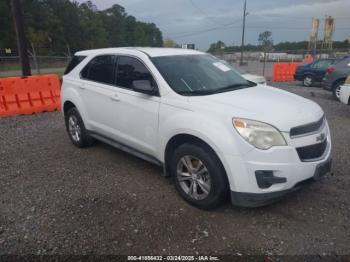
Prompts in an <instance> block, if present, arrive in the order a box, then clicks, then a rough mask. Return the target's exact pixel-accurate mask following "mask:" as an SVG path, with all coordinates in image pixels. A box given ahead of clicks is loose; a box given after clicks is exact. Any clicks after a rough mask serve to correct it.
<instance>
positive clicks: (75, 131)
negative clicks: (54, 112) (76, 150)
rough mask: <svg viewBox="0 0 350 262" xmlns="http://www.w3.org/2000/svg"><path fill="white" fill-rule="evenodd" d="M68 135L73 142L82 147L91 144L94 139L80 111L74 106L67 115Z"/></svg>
mask: <svg viewBox="0 0 350 262" xmlns="http://www.w3.org/2000/svg"><path fill="white" fill-rule="evenodd" d="M65 123H66V129H67V133H68V136H69V138H70V140H71V141H72V143H73V144H74V145H75V146H77V147H80V148H83V147H87V146H91V145H92V144H93V142H94V139H93V138H92V137H91V136H90V135H89V134H88V132H87V130H86V128H85V125H84V122H83V119H82V118H81V116H80V114H79V111H78V110H77V109H76V108H75V107H73V108H71V109H69V110H68V112H67V114H66V115H65Z"/></svg>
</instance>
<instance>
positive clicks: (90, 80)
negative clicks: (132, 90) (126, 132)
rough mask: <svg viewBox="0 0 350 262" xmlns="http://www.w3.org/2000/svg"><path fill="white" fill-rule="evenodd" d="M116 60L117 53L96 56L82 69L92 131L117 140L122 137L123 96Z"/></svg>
mask: <svg viewBox="0 0 350 262" xmlns="http://www.w3.org/2000/svg"><path fill="white" fill-rule="evenodd" d="M116 61H117V57H116V56H115V55H100V56H97V57H95V58H93V59H92V60H91V61H90V62H89V63H88V64H87V65H86V66H85V67H84V69H83V70H82V71H81V78H82V81H81V85H80V87H79V88H80V89H81V90H80V93H81V97H82V99H83V101H84V103H85V107H86V109H87V121H88V126H89V127H90V128H91V129H92V130H90V131H94V132H97V133H98V134H100V135H104V136H107V137H109V138H113V139H118V138H119V132H118V130H119V129H118V122H117V117H116V115H117V114H119V113H120V111H119V102H120V99H119V97H118V93H117V88H116V86H115V81H116V79H115V69H116Z"/></svg>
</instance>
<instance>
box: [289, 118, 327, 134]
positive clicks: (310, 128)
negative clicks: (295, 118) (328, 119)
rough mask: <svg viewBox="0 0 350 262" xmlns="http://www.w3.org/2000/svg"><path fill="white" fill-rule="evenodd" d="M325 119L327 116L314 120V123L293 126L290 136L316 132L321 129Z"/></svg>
mask: <svg viewBox="0 0 350 262" xmlns="http://www.w3.org/2000/svg"><path fill="white" fill-rule="evenodd" d="M324 121H325V117H324V116H322V117H321V119H320V120H318V121H317V122H313V123H310V124H306V125H302V126H297V127H293V128H292V129H291V130H290V133H289V135H290V137H295V136H301V135H305V134H309V133H313V132H316V131H317V130H319V129H320V128H321V126H323V123H324Z"/></svg>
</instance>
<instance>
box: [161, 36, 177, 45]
mask: <svg viewBox="0 0 350 262" xmlns="http://www.w3.org/2000/svg"><path fill="white" fill-rule="evenodd" d="M163 46H164V47H178V44H177V43H176V42H175V41H174V40H172V39H170V38H167V39H165V40H164V43H163Z"/></svg>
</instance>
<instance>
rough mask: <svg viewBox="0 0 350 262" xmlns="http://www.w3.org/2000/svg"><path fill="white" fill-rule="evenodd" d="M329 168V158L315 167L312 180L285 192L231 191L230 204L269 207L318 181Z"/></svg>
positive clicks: (330, 163) (330, 165)
mask: <svg viewBox="0 0 350 262" xmlns="http://www.w3.org/2000/svg"><path fill="white" fill-rule="evenodd" d="M331 168H332V159H331V158H329V159H327V161H326V162H324V163H322V164H319V165H318V166H317V167H316V169H315V173H314V174H313V176H312V178H309V179H306V180H303V181H300V182H299V183H297V184H296V185H295V186H293V187H292V188H290V189H286V190H281V191H276V192H269V193H260V194H258V193H242V192H235V191H231V201H232V204H233V205H235V206H240V207H261V206H266V205H270V204H272V203H275V202H276V201H278V200H280V199H282V198H283V197H285V196H287V195H289V194H290V193H293V192H295V191H298V190H300V189H302V188H304V187H305V186H308V185H309V184H310V183H312V182H314V181H316V180H319V179H320V178H321V177H323V176H324V175H326V174H327V173H329V172H330V171H331Z"/></svg>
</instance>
